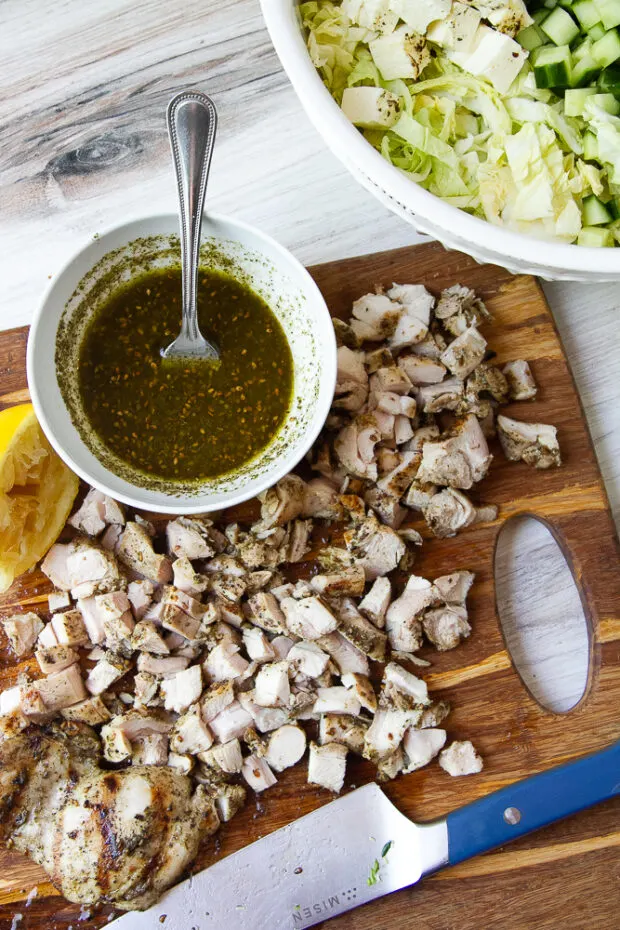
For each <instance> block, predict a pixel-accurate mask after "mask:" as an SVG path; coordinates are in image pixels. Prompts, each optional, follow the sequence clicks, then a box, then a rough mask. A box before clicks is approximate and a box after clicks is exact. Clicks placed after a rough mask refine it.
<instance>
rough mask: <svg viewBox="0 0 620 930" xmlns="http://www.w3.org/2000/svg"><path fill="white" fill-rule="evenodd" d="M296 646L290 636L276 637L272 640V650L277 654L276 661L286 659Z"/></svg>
mask: <svg viewBox="0 0 620 930" xmlns="http://www.w3.org/2000/svg"><path fill="white" fill-rule="evenodd" d="M294 645H295V643H294V642H293V640H292V639H291V638H290V636H274V638H273V639H272V640H271V648H272V649H273V650H274V652H275V658H276V659H286V657H287V656H288V654H289V652H290V651H291V649H292V648H293V646H294Z"/></svg>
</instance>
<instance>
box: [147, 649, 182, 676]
mask: <svg viewBox="0 0 620 930" xmlns="http://www.w3.org/2000/svg"><path fill="white" fill-rule="evenodd" d="M166 645H167V644H166ZM136 664H137V668H138V671H139V672H149V673H150V674H151V675H160V676H161V677H162V678H171V677H172V676H173V675H176V673H177V672H182V671H183V670H184V669H186V668H187V666H188V665H189V659H188V658H186V657H185V656H155V655H150V654H149V653H147V652H143V653H141V654H140V655H139V656H138V661H137V663H136Z"/></svg>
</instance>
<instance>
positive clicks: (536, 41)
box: [517, 23, 547, 52]
mask: <svg viewBox="0 0 620 930" xmlns="http://www.w3.org/2000/svg"><path fill="white" fill-rule="evenodd" d="M546 41H547V36H546V35H545V34H544V33H543V32H542V31H541V30H540V29H539V28H538V26H537V25H536V23H532V25H531V26H526V28H525V29H522V30H521V32H520V33H519V34H518V36H517V42H518V43H519V45H520V46H521V48H524V49H525V50H526V52H533V51H534V49H535V48H540V46H541V45H544V44H545V42H546Z"/></svg>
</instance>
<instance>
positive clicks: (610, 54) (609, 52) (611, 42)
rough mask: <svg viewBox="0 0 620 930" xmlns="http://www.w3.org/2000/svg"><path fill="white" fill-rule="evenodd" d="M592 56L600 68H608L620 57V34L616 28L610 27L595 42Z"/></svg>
mask: <svg viewBox="0 0 620 930" xmlns="http://www.w3.org/2000/svg"><path fill="white" fill-rule="evenodd" d="M592 58H593V59H594V61H595V62H596V63H597V65H598V66H599V67H600V68H606V67H607V66H608V65H611V64H613V63H614V61H617V60H618V58H620V35H618V33H617V31H616V30H615V29H610V31H609V32H606V33H605V35H604V36H603V38H602V39H598V41H596V42H595V43H594V45H593V46H592Z"/></svg>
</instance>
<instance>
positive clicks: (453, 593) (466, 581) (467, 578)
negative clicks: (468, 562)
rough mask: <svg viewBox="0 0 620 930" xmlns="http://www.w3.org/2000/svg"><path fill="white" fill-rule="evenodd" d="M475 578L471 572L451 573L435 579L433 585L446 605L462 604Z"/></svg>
mask: <svg viewBox="0 0 620 930" xmlns="http://www.w3.org/2000/svg"><path fill="white" fill-rule="evenodd" d="M475 577H476V576H475V575H474V573H473V572H466V571H461V572H452V574H450V575H441V576H440V577H439V578H435V580H434V582H433V584H434V585H435V587H436V588H437V590H438V592H439V595H440V597H441V599H442V600H443V601H445V602H446V604H464V603H465V601H466V599H467V595H468V594H469V590H470V588H471V586H472V585H473V583H474V579H475Z"/></svg>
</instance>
